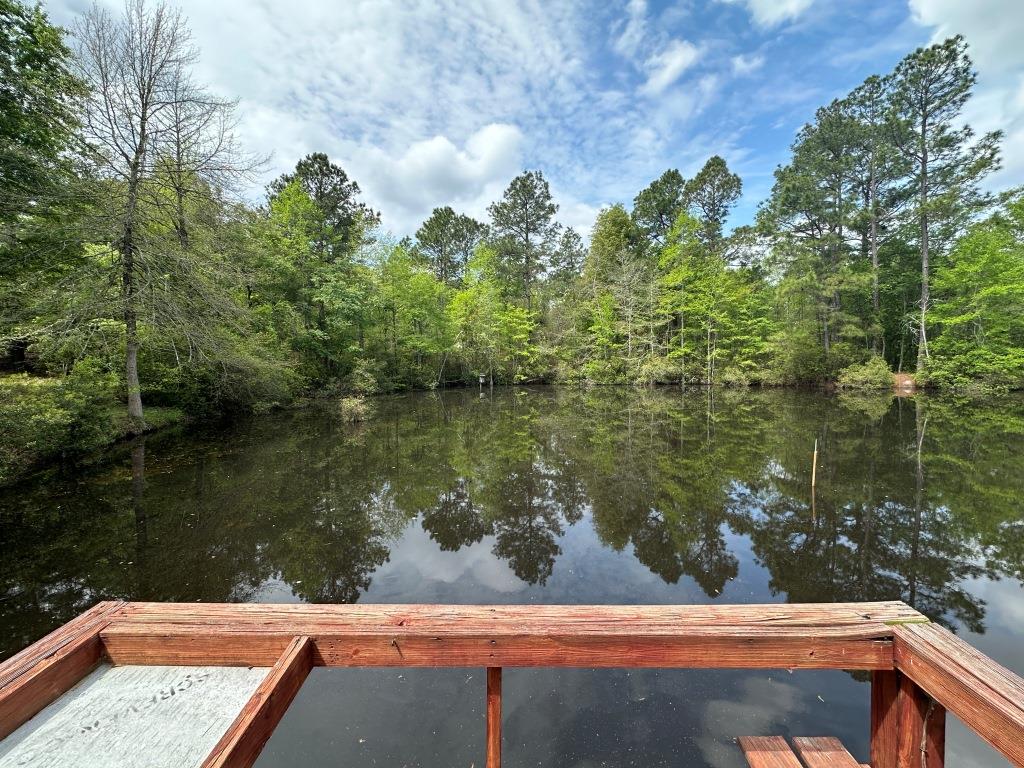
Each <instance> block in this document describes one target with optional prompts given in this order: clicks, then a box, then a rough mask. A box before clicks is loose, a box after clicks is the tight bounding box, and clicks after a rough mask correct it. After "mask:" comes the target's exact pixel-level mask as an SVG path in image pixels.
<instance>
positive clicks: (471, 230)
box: [416, 205, 485, 286]
mask: <svg viewBox="0 0 1024 768" xmlns="http://www.w3.org/2000/svg"><path fill="white" fill-rule="evenodd" d="M484 233H485V227H484V225H483V224H481V223H480V222H479V221H476V220H475V219H473V218H471V217H469V216H466V215H464V214H461V213H455V211H454V210H453V209H452V208H451V206H448V205H446V206H444V207H443V208H435V209H434V210H433V211H432V212H431V214H430V217H429V218H428V219H427V220H426V221H424V222H423V224H422V225H421V226H420V228H419V229H418V230H416V244H417V245H418V246H419V248H420V250H421V251H423V253H425V254H426V256H427V261H428V262H429V263H430V268H431V270H433V272H434V275H435V276H436V277H437V279H438V280H440V281H441V282H442V283H445V284H447V285H451V286H455V285H458V284H459V282H460V281H461V280H462V273H463V271H464V270H465V268H466V263H467V262H468V261H469V259H470V257H471V256H472V255H473V249H474V248H476V246H477V243H479V242H480V240H481V238H482V237H483V236H484Z"/></svg>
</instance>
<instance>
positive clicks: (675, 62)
mask: <svg viewBox="0 0 1024 768" xmlns="http://www.w3.org/2000/svg"><path fill="white" fill-rule="evenodd" d="M100 2H102V3H103V4H106V5H109V6H111V8H113V9H115V10H117V9H120V8H121V7H123V5H122V0H100ZM170 2H171V3H172V4H175V5H178V6H179V7H180V8H181V9H182V11H183V13H184V15H185V16H186V17H187V19H188V22H189V26H190V28H191V30H192V34H193V39H194V42H195V43H196V45H197V46H198V47H199V49H200V52H201V59H200V62H199V64H198V69H197V78H198V79H199V80H200V81H202V82H205V83H206V84H207V85H208V86H210V87H211V88H212V89H213V90H214V91H215V92H217V93H218V94H220V95H223V96H227V97H232V98H237V99H238V100H239V106H238V117H239V118H240V122H239V133H240V138H241V140H242V142H243V144H244V145H245V146H246V148H247V149H249V150H251V151H253V152H255V153H258V154H261V155H270V161H269V163H268V165H267V168H266V171H265V173H264V174H263V177H262V178H261V179H260V180H259V182H258V183H257V184H256V185H254V187H253V188H252V189H251V190H249V192H248V194H249V196H250V198H252V199H253V200H259V199H261V198H262V195H263V187H264V186H265V184H266V183H267V182H268V181H269V180H270V179H272V178H274V177H275V176H277V175H279V174H280V173H282V172H285V171H287V170H290V169H291V168H293V167H294V165H295V162H296V161H297V160H298V159H299V158H301V157H302V156H303V155H305V154H307V153H309V152H315V151H320V152H326V153H327V154H328V155H329V156H330V158H331V159H332V160H333V161H334V162H336V163H338V164H339V165H341V166H342V167H343V168H344V169H345V170H346V171H347V172H348V173H349V175H350V176H351V177H353V178H354V179H355V180H356V181H357V182H358V183H359V185H360V187H361V188H362V190H363V194H364V199H365V200H366V202H368V203H369V204H370V205H371V206H372V207H373V208H375V209H376V210H379V211H380V212H381V214H382V223H383V227H384V228H385V229H386V230H389V231H391V232H392V233H394V234H395V235H397V236H402V235H411V234H413V233H414V232H415V230H416V228H417V227H418V225H419V224H420V223H421V222H422V221H423V220H424V219H425V218H426V217H427V216H428V215H429V214H430V211H431V209H432V208H434V207H435V206H441V205H451V206H452V207H453V208H455V209H456V210H457V211H460V212H464V213H467V214H469V215H472V216H475V217H477V218H479V219H485V218H486V210H487V205H488V204H489V203H490V202H491V201H493V200H496V199H498V198H500V197H501V193H502V191H503V190H504V188H505V187H506V186H507V185H508V182H509V181H510V180H511V179H512V178H513V177H514V176H515V175H516V174H517V173H519V172H520V171H521V170H523V169H527V168H530V169H534V168H538V169H540V170H541V171H543V173H544V176H545V178H547V179H548V181H549V182H550V184H551V187H552V192H553V193H554V195H555V198H556V201H557V202H558V203H559V206H560V208H559V212H558V216H557V217H558V219H559V220H560V221H561V222H562V223H563V224H565V225H568V226H573V227H576V228H577V229H578V230H579V231H580V232H581V233H583V234H584V235H586V234H587V233H588V231H589V229H590V226H591V224H592V223H593V221H594V217H595V216H596V214H597V212H598V211H599V210H600V209H601V207H602V206H605V205H610V204H614V203H618V202H621V203H624V204H626V205H627V206H629V205H630V204H631V201H632V200H633V198H634V196H635V195H636V193H637V192H638V191H639V190H641V189H642V188H644V187H645V186H646V185H647V184H649V183H650V181H651V180H652V179H654V178H657V177H658V176H660V175H661V173H662V172H663V171H664V170H666V169H667V168H677V169H679V170H680V171H681V172H682V174H683V175H684V176H686V177H690V176H692V175H693V174H695V173H696V172H697V171H698V170H699V169H700V167H701V166H702V165H703V164H704V162H705V161H706V160H707V158H708V157H710V156H711V155H715V154H718V155H721V156H722V157H724V158H725V159H726V161H727V162H728V164H729V166H730V168H732V169H733V170H734V171H735V172H737V173H739V174H740V176H741V177H742V179H743V196H742V198H741V200H740V201H739V203H738V205H737V207H736V210H735V211H734V213H733V216H732V219H731V222H730V223H731V224H733V225H737V224H744V223H749V222H750V221H751V220H752V218H753V216H754V213H755V212H756V210H757V205H758V203H759V202H760V201H761V200H763V199H764V198H765V197H766V196H767V194H768V192H769V191H770V189H771V184H772V172H773V171H774V169H775V168H776V166H778V165H779V164H780V163H784V162H785V161H786V159H787V156H788V148H789V146H790V144H791V143H792V141H793V138H794V136H795V134H796V132H797V131H798V130H799V129H800V127H801V126H802V125H803V124H804V123H806V122H807V121H808V120H810V119H812V118H813V115H814V111H815V109H816V108H817V107H819V106H821V105H823V104H826V103H828V102H829V101H831V100H832V99H834V98H837V97H841V96H843V95H845V94H846V93H848V92H849V91H850V90H851V89H852V88H854V87H855V86H856V85H858V84H859V83H860V82H861V81H863V79H864V78H865V77H866V76H868V75H870V74H883V73H885V72H888V71H890V70H891V69H892V68H893V67H894V66H895V65H896V63H897V62H898V61H899V60H900V59H901V58H902V57H903V56H905V55H906V54H907V53H909V52H910V51H912V50H913V49H914V48H916V47H918V46H921V45H927V44H929V43H931V42H936V41H939V40H942V39H944V38H945V37H947V36H949V35H952V34H957V33H960V34H963V35H964V36H965V37H966V38H967V41H968V43H969V45H970V52H971V55H972V57H973V59H974V61H975V64H976V67H977V70H978V85H977V88H976V92H975V96H974V98H973V99H972V101H971V102H970V103H969V105H968V107H967V110H966V119H967V120H968V121H969V122H970V123H971V125H973V126H974V127H975V129H976V130H978V131H979V132H982V131H988V130H997V129H998V130H1002V131H1004V133H1005V134H1006V136H1005V139H1004V144H1003V155H1004V167H1003V169H1002V170H1001V171H999V172H998V173H997V174H996V175H994V176H993V177H992V178H991V179H990V180H989V182H988V184H989V186H990V187H992V188H998V189H1001V188H1005V187H1008V186H1012V185H1017V184H1024V43H1022V42H1021V41H1022V40H1024V0H908V1H907V0H708V1H707V2H697V0H679V1H677V2H665V1H664V0H617V1H616V2H598V1H597V0H595V1H594V2H578V1H577V0H530V1H528V2H513V0H409V1H408V2H395V1H393V0H286V1H285V0H216V2H215V1H213V0H170ZM90 4H91V0H46V2H45V5H46V7H47V10H48V11H49V13H50V16H51V18H52V19H53V21H55V22H56V23H58V24H61V25H64V26H71V25H72V23H73V21H74V19H75V17H76V16H77V15H78V14H79V13H81V12H82V11H83V10H84V9H85V8H87V7H88V6H89V5H90Z"/></svg>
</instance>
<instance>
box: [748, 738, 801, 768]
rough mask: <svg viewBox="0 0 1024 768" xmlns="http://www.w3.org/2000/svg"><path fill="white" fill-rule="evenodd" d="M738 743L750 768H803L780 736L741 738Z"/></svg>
mask: <svg viewBox="0 0 1024 768" xmlns="http://www.w3.org/2000/svg"><path fill="white" fill-rule="evenodd" d="M739 742H740V747H741V748H742V749H743V756H744V757H745V758H746V759H747V763H748V764H749V765H750V768H803V766H802V765H800V761H799V760H797V758H796V755H795V754H794V753H793V750H791V749H790V748H789V745H788V744H786V740H785V739H784V738H782V737H781V736H741V737H740V739H739Z"/></svg>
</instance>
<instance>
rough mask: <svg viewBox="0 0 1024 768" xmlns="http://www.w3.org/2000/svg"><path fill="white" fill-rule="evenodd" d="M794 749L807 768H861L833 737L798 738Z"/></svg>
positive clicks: (794, 741)
mask: <svg viewBox="0 0 1024 768" xmlns="http://www.w3.org/2000/svg"><path fill="white" fill-rule="evenodd" d="M793 747H794V748H795V749H796V752H797V754H798V755H800V759H801V760H803V761H804V762H805V763H806V764H807V768H860V763H858V762H857V761H856V760H854V759H853V755H851V754H850V753H849V752H847V751H846V747H844V746H843V743H842V742H841V741H839V739H837V738H834V737H832V736H798V737H796V738H794V739H793Z"/></svg>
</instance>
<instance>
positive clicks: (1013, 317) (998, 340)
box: [927, 197, 1024, 390]
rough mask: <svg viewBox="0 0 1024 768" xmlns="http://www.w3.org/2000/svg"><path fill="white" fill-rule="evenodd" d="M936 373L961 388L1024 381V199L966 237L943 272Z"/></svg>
mask: <svg viewBox="0 0 1024 768" xmlns="http://www.w3.org/2000/svg"><path fill="white" fill-rule="evenodd" d="M934 288H935V296H936V302H935V304H934V305H933V307H932V311H931V313H930V315H929V318H930V319H931V321H932V323H933V324H934V325H935V326H936V327H937V328H938V329H939V330H940V334H939V335H938V337H937V338H936V339H934V340H933V342H932V354H931V359H930V361H929V365H928V368H927V373H928V377H929V380H930V381H931V382H932V383H935V384H938V385H940V386H943V387H947V388H950V389H954V390H969V389H973V388H977V387H978V386H979V385H980V386H981V387H983V388H986V389H1004V390H1005V389H1020V388H1022V387H1024V199H1022V198H1020V197H1018V198H1016V199H1014V200H1012V201H1011V202H1010V203H1009V204H1008V205H1007V206H1006V208H1005V209H1004V210H1003V211H1001V212H1000V213H999V214H997V215H996V216H993V217H992V218H991V219H989V220H988V221H985V222H982V223H979V224H976V225H975V226H973V227H972V228H971V230H970V231H969V232H968V234H967V235H966V236H965V237H964V238H963V239H961V240H960V241H959V242H958V243H957V244H956V247H955V248H954V249H953V252H952V254H951V255H950V260H949V262H948V263H947V264H945V265H943V266H942V267H940V268H939V270H938V271H937V272H936V275H935V282H934Z"/></svg>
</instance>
